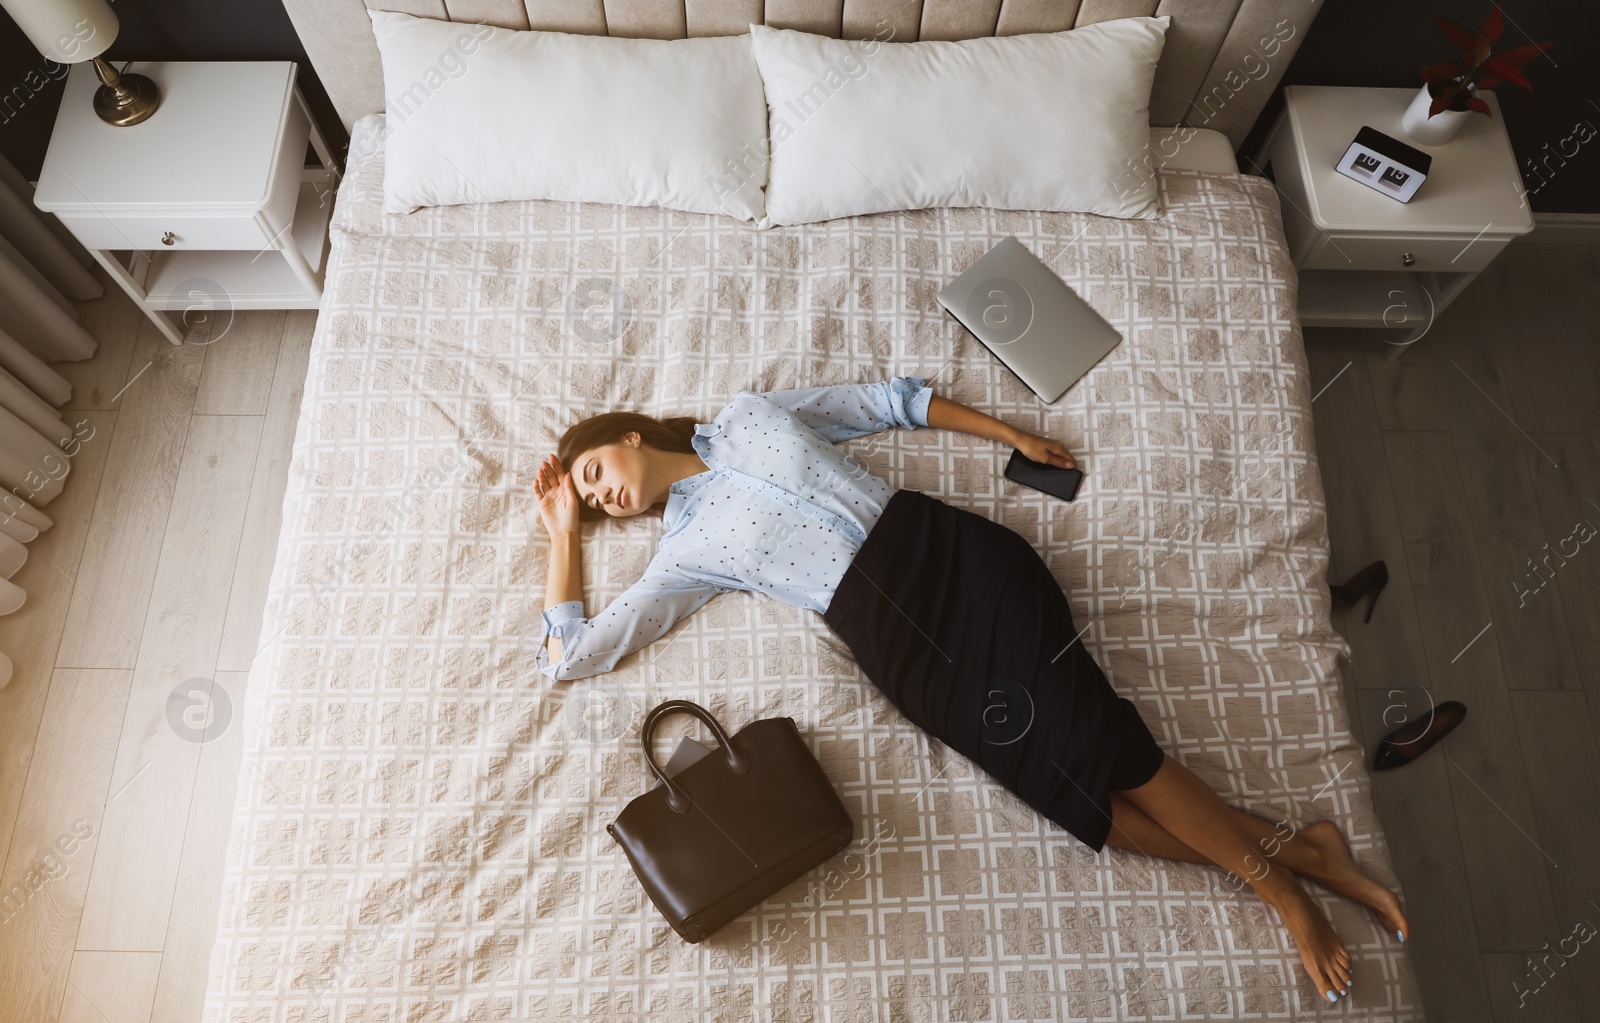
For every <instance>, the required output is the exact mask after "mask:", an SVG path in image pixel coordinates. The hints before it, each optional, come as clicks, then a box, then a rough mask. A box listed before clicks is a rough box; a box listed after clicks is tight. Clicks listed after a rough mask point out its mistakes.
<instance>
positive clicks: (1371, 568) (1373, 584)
mask: <svg viewBox="0 0 1600 1023" xmlns="http://www.w3.org/2000/svg"><path fill="white" fill-rule="evenodd" d="M1387 585H1389V566H1388V565H1386V564H1384V563H1383V562H1382V561H1374V562H1373V563H1372V564H1370V565H1368V566H1367V567H1366V568H1363V569H1362V570H1361V571H1359V572H1357V573H1356V574H1355V575H1353V576H1351V577H1350V581H1349V582H1347V583H1345V584H1344V585H1342V586H1341V585H1338V584H1331V585H1329V587H1328V596H1330V597H1332V598H1333V604H1334V606H1335V607H1355V606H1356V605H1357V604H1359V603H1361V601H1362V600H1363V599H1365V598H1366V597H1368V596H1370V597H1372V603H1370V604H1368V605H1367V613H1366V616H1365V617H1364V618H1362V621H1363V622H1370V621H1372V612H1373V611H1374V610H1376V608H1377V606H1378V595H1379V594H1381V593H1382V592H1383V588H1384V587H1385V586H1387Z"/></svg>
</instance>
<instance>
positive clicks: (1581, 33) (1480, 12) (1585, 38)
mask: <svg viewBox="0 0 1600 1023" xmlns="http://www.w3.org/2000/svg"><path fill="white" fill-rule="evenodd" d="M1322 2H1323V4H1324V7H1323V9H1322V12H1321V13H1320V14H1318V15H1317V20H1316V21H1315V22H1313V23H1312V25H1311V30H1310V32H1309V33H1307V35H1306V39H1305V41H1304V42H1303V43H1301V44H1300V50H1299V51H1298V52H1297V53H1296V54H1295V56H1294V60H1293V61H1292V62H1290V64H1289V67H1288V69H1287V70H1286V71H1285V72H1284V76H1283V81H1282V83H1281V84H1282V85H1358V86H1375V87H1388V88H1400V87H1408V88H1410V87H1416V88H1421V86H1422V77H1421V75H1420V74H1419V73H1418V72H1419V69H1420V68H1421V67H1422V66H1423V65H1425V64H1432V63H1434V62H1435V61H1440V60H1448V59H1452V58H1454V57H1455V56H1456V51H1455V48H1454V47H1452V46H1451V45H1450V44H1449V43H1447V42H1446V41H1445V38H1444V35H1443V33H1441V32H1440V31H1439V28H1438V26H1437V25H1435V24H1434V22H1433V16H1434V15H1436V14H1437V15H1441V16H1443V17H1446V18H1450V19H1452V20H1454V21H1458V22H1460V23H1461V24H1463V25H1466V26H1467V27H1468V28H1470V29H1473V30H1476V29H1477V27H1478V25H1479V23H1481V22H1482V21H1483V18H1484V15H1486V14H1488V13H1489V11H1490V9H1491V8H1492V7H1493V4H1492V3H1491V2H1490V0H1428V2H1426V3H1419V2H1417V0H1402V2H1396V0H1322ZM1502 9H1503V10H1504V11H1505V13H1506V28H1505V35H1504V36H1502V37H1501V40H1500V47H1510V46H1517V45H1520V44H1522V43H1529V42H1534V43H1544V42H1552V43H1554V44H1555V45H1554V46H1552V47H1551V48H1550V49H1549V50H1548V51H1546V53H1545V54H1544V55H1543V56H1540V57H1537V58H1535V59H1534V61H1533V63H1531V64H1529V65H1528V66H1527V67H1526V68H1524V69H1523V71H1524V73H1525V74H1526V75H1527V78H1528V82H1529V84H1531V85H1532V86H1533V91H1532V92H1529V91H1527V90H1525V89H1519V88H1517V87H1516V86H1513V85H1500V86H1497V87H1496V88H1495V90H1494V92H1495V95H1496V96H1497V97H1499V100H1500V107H1501V111H1502V113H1503V114H1504V116H1505V120H1506V129H1507V131H1508V132H1509V133H1510V135H1511V148H1512V149H1513V150H1514V151H1515V152H1516V154H1517V166H1518V169H1520V170H1521V171H1522V181H1523V185H1524V186H1525V187H1526V188H1527V189H1528V193H1529V201H1530V202H1531V203H1532V205H1533V209H1534V211H1535V212H1538V213H1600V106H1596V105H1595V104H1596V103H1600V85H1597V84H1596V79H1595V74H1596V72H1597V71H1600V5H1597V4H1596V3H1595V2H1594V0H1510V2H1508V3H1506V4H1504V5H1502ZM1498 48H1499V47H1497V49H1498ZM1282 109H1283V90H1282V88H1279V89H1278V90H1277V92H1276V93H1275V94H1274V95H1273V98H1272V102H1270V103H1268V104H1267V107H1266V109H1265V110H1264V111H1262V115H1261V118H1260V119H1259V120H1258V121H1256V125H1255V128H1254V129H1253V130H1252V131H1251V133H1250V136H1249V138H1248V139H1246V141H1245V144H1244V146H1243V147H1242V148H1241V152H1242V153H1244V154H1246V155H1249V156H1254V155H1255V153H1256V151H1257V149H1258V148H1259V147H1260V145H1261V143H1262V142H1263V141H1264V139H1265V136H1266V132H1267V129H1268V128H1270V127H1271V126H1272V122H1273V120H1274V119H1275V118H1276V117H1277V114H1278V111H1280V110H1282ZM1473 116H1475V117H1477V116H1482V115H1479V114H1474V115H1473ZM1583 122H1587V124H1588V125H1589V129H1588V130H1586V131H1584V132H1582V133H1580V134H1579V135H1578V136H1576V137H1575V138H1573V139H1570V140H1568V141H1567V142H1566V143H1565V145H1564V146H1563V139H1568V136H1570V135H1571V134H1572V131H1573V128H1574V127H1575V126H1576V125H1579V124H1580V123H1583ZM1590 133H1594V134H1595V137H1594V138H1592V139H1590V140H1589V141H1588V142H1586V143H1584V144H1582V145H1578V144H1577V139H1581V138H1583V137H1584V136H1585V135H1588V134H1590ZM1401 141H1402V142H1403V141H1405V140H1404V139H1401ZM1575 147H1576V148H1577V152H1576V154H1575V155H1571V156H1567V157H1563V156H1561V154H1560V150H1561V149H1563V148H1564V149H1565V151H1566V152H1567V153H1569V154H1572V153H1573V150H1574V148H1575ZM1530 163H1532V168H1531V169H1530ZM1240 164H1241V165H1243V166H1245V167H1246V168H1247V169H1248V164H1246V163H1245V161H1243V160H1241V161H1240ZM1541 179H1542V181H1543V183H1542V184H1541Z"/></svg>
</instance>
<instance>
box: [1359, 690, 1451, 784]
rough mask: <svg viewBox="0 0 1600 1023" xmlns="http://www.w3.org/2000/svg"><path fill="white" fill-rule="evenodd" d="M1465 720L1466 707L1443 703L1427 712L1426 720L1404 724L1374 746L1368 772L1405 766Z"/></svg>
mask: <svg viewBox="0 0 1600 1023" xmlns="http://www.w3.org/2000/svg"><path fill="white" fill-rule="evenodd" d="M1466 717H1467V706H1466V704H1464V703H1461V702H1460V701H1458V700H1446V701H1445V702H1443V703H1441V704H1439V706H1437V707H1435V708H1433V709H1432V710H1431V711H1429V712H1428V716H1427V717H1425V718H1418V719H1417V720H1415V721H1408V722H1406V723H1405V724H1403V725H1401V726H1400V727H1399V728H1396V729H1395V730H1394V731H1392V732H1390V733H1389V734H1388V735H1386V736H1384V737H1383V741H1381V742H1379V743H1378V755H1377V756H1376V757H1374V758H1373V760H1372V769H1373V770H1374V771H1388V770H1392V769H1393V768H1396V767H1404V766H1406V765H1407V764H1409V763H1411V761H1413V760H1415V759H1417V758H1418V757H1420V756H1422V754H1424V753H1426V752H1428V750H1430V749H1432V748H1433V744H1434V743H1436V742H1438V741H1439V740H1440V739H1443V738H1444V737H1445V736H1447V735H1449V734H1450V733H1451V732H1453V731H1455V728H1456V726H1457V725H1459V724H1460V723H1461V722H1462V721H1464V720H1466Z"/></svg>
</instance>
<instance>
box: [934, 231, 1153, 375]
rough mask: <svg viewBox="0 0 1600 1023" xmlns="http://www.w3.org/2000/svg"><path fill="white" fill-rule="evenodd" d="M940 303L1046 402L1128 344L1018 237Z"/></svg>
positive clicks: (943, 292) (947, 289)
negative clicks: (1124, 343)
mask: <svg viewBox="0 0 1600 1023" xmlns="http://www.w3.org/2000/svg"><path fill="white" fill-rule="evenodd" d="M938 298H939V304H940V305H942V306H944V307H945V308H946V309H948V310H949V311H950V313H951V315H953V316H954V317H955V318H956V319H958V320H960V321H961V324H962V326H964V327H966V328H967V329H968V330H970V331H972V333H973V335H975V336H976V337H977V339H978V340H979V341H982V342H983V344H984V347H986V348H988V349H989V351H991V352H993V353H994V354H995V355H996V356H997V357H998V358H999V359H1000V361H1001V362H1003V363H1005V364H1006V366H1007V367H1009V368H1010V370H1011V372H1013V373H1015V374H1016V375H1017V376H1018V377H1020V378H1021V380H1022V382H1023V383H1025V384H1027V385H1028V387H1029V388H1031V389H1032V390H1033V393H1034V394H1037V395H1038V396H1039V397H1040V398H1041V399H1043V400H1044V401H1045V402H1046V403H1052V402H1054V401H1055V400H1056V399H1057V398H1059V397H1061V395H1062V394H1064V393H1066V390H1067V388H1069V387H1071V386H1072V385H1073V384H1075V383H1077V381H1078V378H1079V377H1081V376H1083V375H1084V374H1085V373H1087V372H1089V370H1090V369H1092V368H1093V367H1094V364H1095V363H1097V362H1099V361H1100V360H1101V359H1103V358H1105V356H1106V353H1108V352H1110V351H1111V349H1113V348H1115V347H1117V345H1118V344H1120V343H1121V341H1122V335H1121V334H1119V333H1117V328H1115V327H1113V326H1112V325H1111V324H1109V323H1107V322H1106V321H1105V319H1104V318H1103V317H1101V315H1100V314H1099V313H1097V312H1095V311H1094V308H1093V307H1092V306H1090V305H1089V303H1087V302H1085V301H1084V300H1083V299H1081V298H1079V297H1078V293H1077V292H1075V291H1073V290H1072V289H1071V288H1070V287H1068V286H1067V284H1066V282H1065V281H1063V280H1062V279H1061V278H1059V277H1057V276H1056V275H1055V272H1054V271H1052V270H1051V269H1050V268H1049V267H1048V266H1045V265H1044V263H1042V262H1041V261H1040V260H1039V257H1037V256H1035V255H1034V254H1033V253H1031V252H1029V251H1028V247H1027V246H1026V245H1023V244H1022V243H1021V242H1019V241H1017V240H1016V239H1015V238H1007V239H1005V240H1003V241H1001V242H1000V243H999V244H998V245H996V246H995V247H994V248H992V249H990V250H989V251H988V252H985V253H984V254H983V255H982V256H980V257H979V258H978V261H977V262H976V263H973V264H972V265H971V266H969V267H967V269H966V271H965V272H963V273H962V274H961V276H959V277H957V278H956V279H955V280H953V281H951V282H950V283H949V284H946V285H945V286H944V287H943V288H942V289H940V291H939V295H938Z"/></svg>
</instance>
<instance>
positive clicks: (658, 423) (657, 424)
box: [556, 412, 696, 519]
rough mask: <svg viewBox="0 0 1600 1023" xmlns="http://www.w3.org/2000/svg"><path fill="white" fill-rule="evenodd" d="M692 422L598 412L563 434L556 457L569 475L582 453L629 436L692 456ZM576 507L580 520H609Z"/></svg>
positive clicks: (689, 419)
mask: <svg viewBox="0 0 1600 1023" xmlns="http://www.w3.org/2000/svg"><path fill="white" fill-rule="evenodd" d="M695 422H696V420H695V419H694V418H692V417H690V416H672V417H669V418H667V419H657V418H655V417H654V416H647V415H645V414H643V413H642V412H602V413H600V414H599V415H598V416H590V417H589V418H588V419H585V420H584V421H583V422H581V423H576V424H574V425H573V426H572V427H570V428H569V429H568V430H567V432H566V433H563V434H562V435H561V440H560V441H558V442H557V443H556V457H557V458H559V459H561V465H562V467H563V468H565V469H566V470H567V471H568V472H571V471H572V470H573V467H574V466H575V465H576V463H577V461H578V459H579V458H581V457H582V456H583V455H584V453H585V452H588V451H591V450H593V449H595V448H598V447H604V446H605V445H607V444H618V443H621V441H622V438H623V437H625V436H627V435H628V434H630V433H637V434H638V435H639V442H640V443H641V444H648V445H650V446H651V447H653V448H656V449H658V450H660V451H674V452H677V453H679V454H686V455H692V454H694V445H693V444H691V443H690V441H689V439H690V438H691V437H693V436H694V426H695ZM578 507H579V512H578V515H579V517H580V518H585V519H604V518H609V516H608V515H606V513H605V512H603V511H601V510H600V509H599V508H591V507H589V506H588V505H587V504H584V503H583V502H581V501H580V502H579V504H578Z"/></svg>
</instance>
